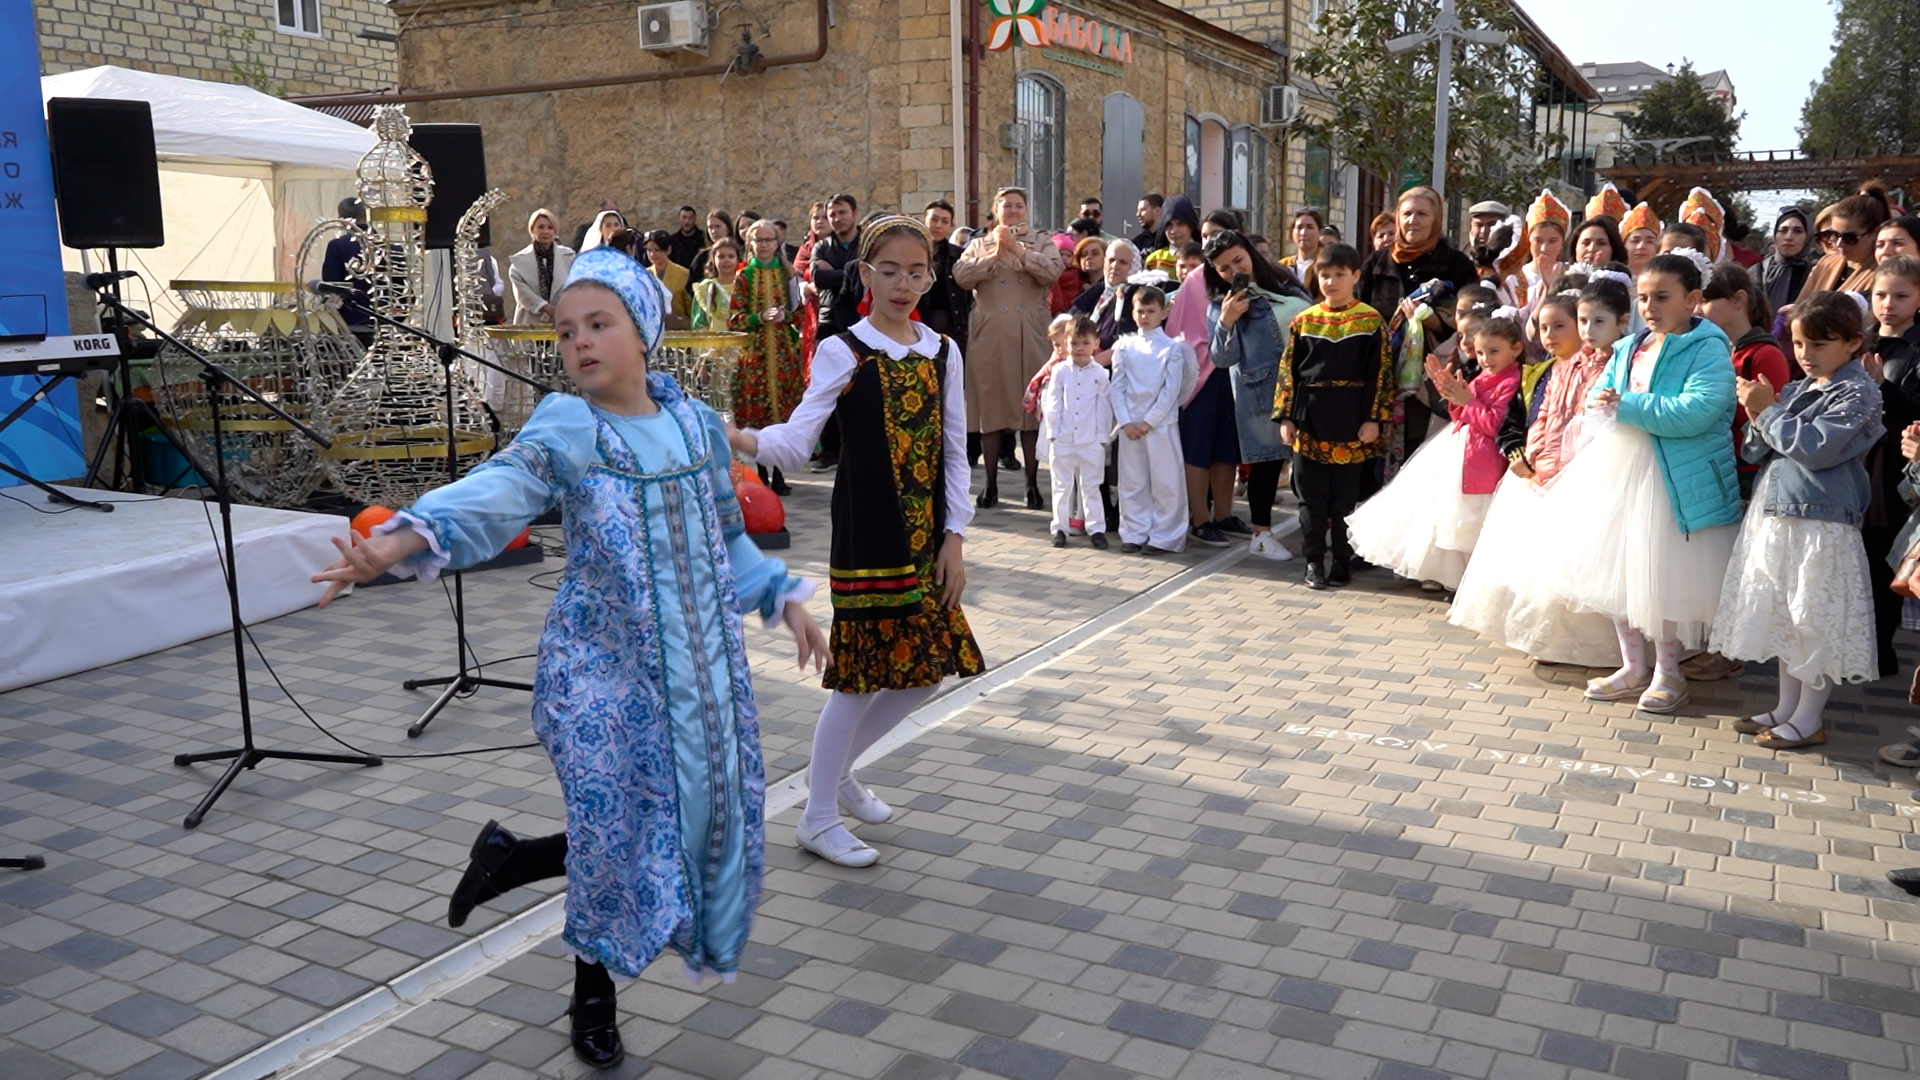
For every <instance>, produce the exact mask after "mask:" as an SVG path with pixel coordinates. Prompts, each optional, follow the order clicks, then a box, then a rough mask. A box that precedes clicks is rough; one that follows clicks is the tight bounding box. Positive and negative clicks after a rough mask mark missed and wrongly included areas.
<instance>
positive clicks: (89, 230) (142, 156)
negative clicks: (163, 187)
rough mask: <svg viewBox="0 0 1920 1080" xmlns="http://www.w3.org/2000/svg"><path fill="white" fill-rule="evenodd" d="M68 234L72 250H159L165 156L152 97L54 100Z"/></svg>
mask: <svg viewBox="0 0 1920 1080" xmlns="http://www.w3.org/2000/svg"><path fill="white" fill-rule="evenodd" d="M47 138H48V141H49V142H50V143H51V144H52V149H53V190H54V198H55V201H56V202H57V203H58V205H59V209H60V239H61V241H62V242H63V243H65V244H66V245H67V246H68V247H70V248H157V247H160V246H161V245H163V244H165V243H166V242H167V237H166V228H165V226H164V225H162V223H161V220H160V158H159V156H158V155H157V154H156V153H155V151H154V148H153V109H152V107H150V106H149V105H148V104H147V103H146V102H144V101H107V100H97V99H94V98H48V99H47Z"/></svg>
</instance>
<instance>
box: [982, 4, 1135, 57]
mask: <svg viewBox="0 0 1920 1080" xmlns="http://www.w3.org/2000/svg"><path fill="white" fill-rule="evenodd" d="M987 10H989V11H991V12H993V16H994V21H993V27H992V29H991V30H990V31H989V32H988V34H987V49H988V50H989V51H992V52H998V51H1000V50H1001V49H1006V48H1009V47H1011V46H1012V45H1013V41H1014V38H1016V37H1018V38H1019V39H1020V41H1021V42H1022V43H1024V44H1027V45H1031V46H1034V47H1035V48H1046V49H1048V50H1049V52H1050V53H1056V54H1064V55H1058V58H1059V59H1061V60H1067V62H1069V63H1075V62H1081V58H1080V57H1079V56H1073V55H1072V54H1073V53H1084V54H1086V55H1087V56H1091V57H1095V58H1097V59H1101V60H1117V61H1119V62H1120V63H1122V64H1131V63H1133V34H1132V33H1131V32H1129V31H1127V30H1122V29H1120V28H1119V27H1117V26H1107V25H1105V24H1103V23H1101V22H1100V20H1098V19H1088V18H1084V17H1082V16H1079V15H1074V14H1070V13H1068V12H1066V11H1062V10H1061V9H1060V8H1058V7H1054V6H1050V5H1049V4H1048V3H1047V0H987ZM1070 56H1071V59H1069V57H1070ZM1083 66H1087V67H1093V68H1094V69H1095V70H1097V71H1111V72H1112V73H1113V74H1116V75H1117V74H1119V72H1118V71H1116V70H1113V69H1112V68H1111V67H1110V65H1106V64H1098V65H1095V64H1084V63H1083Z"/></svg>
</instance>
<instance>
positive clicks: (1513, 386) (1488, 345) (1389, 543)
mask: <svg viewBox="0 0 1920 1080" xmlns="http://www.w3.org/2000/svg"><path fill="white" fill-rule="evenodd" d="M1474 345H1475V347H1476V348H1477V350H1478V351H1479V354H1480V374H1478V375H1476V376H1474V377H1473V379H1472V381H1468V380H1466V379H1462V378H1461V377H1460V376H1458V375H1456V374H1454V373H1453V372H1452V371H1451V370H1449V369H1448V368H1447V367H1446V365H1445V364H1442V363H1438V362H1434V361H1431V360H1429V362H1428V364H1427V375H1428V377H1429V378H1431V379H1432V380H1433V385H1434V387H1435V388H1436V389H1438V390H1439V391H1440V394H1441V396H1442V397H1444V398H1446V399H1447V403H1448V405H1449V406H1450V409H1451V412H1452V415H1453V424H1452V426H1451V427H1449V428H1448V429H1447V431H1446V433H1445V434H1443V435H1440V436H1438V437H1437V438H1433V439H1429V440H1428V441H1427V443H1426V445H1425V446H1422V447H1421V448H1420V451H1419V452H1418V453H1416V454H1415V455H1414V456H1413V457H1412V458H1411V459H1409V460H1408V461H1407V463H1406V465H1404V466H1403V467H1402V468H1401V469H1400V472H1399V473H1398V474H1396V475H1395V476H1394V478H1393V482H1392V483H1390V484H1388V485H1387V486H1386V487H1385V488H1383V489H1382V490H1381V492H1380V494H1378V495H1375V496H1374V497H1373V498H1371V499H1368V500H1367V501H1366V502H1365V503H1363V504H1361V505H1360V507H1359V508H1358V509H1356V510H1354V512H1353V515H1352V516H1351V517H1349V518H1348V519H1347V532H1348V533H1349V534H1350V535H1351V536H1352V537H1353V550H1354V551H1355V552H1356V553H1357V554H1358V555H1359V556H1360V557H1361V558H1363V559H1366V560H1367V561H1368V562H1370V563H1372V564H1374V565H1375V566H1380V567H1384V568H1386V569H1388V570H1392V571H1393V572H1394V573H1396V574H1399V575H1401V576H1402V577H1406V578H1410V579H1412V580H1414V581H1418V582H1420V586H1421V588H1423V589H1426V590H1427V591H1429V592H1446V591H1450V590H1452V589H1454V588H1455V587H1457V586H1458V585H1459V584H1460V577H1461V575H1462V574H1464V573H1465V572H1466V569H1467V556H1468V555H1470V554H1472V553H1473V546H1474V543H1475V542H1476V541H1477V540H1479V538H1480V526H1481V524H1482V523H1483V522H1484V521H1485V520H1486V517H1487V506H1488V505H1489V504H1491V503H1492V502H1493V492H1494V489H1495V488H1497V487H1499V486H1500V477H1501V476H1502V475H1504V474H1505V473H1506V471H1507V460H1506V458H1505V457H1503V456H1502V455H1501V453H1500V446H1499V443H1498V441H1497V440H1498V436H1499V434H1500V424H1501V422H1502V421H1503V420H1504V419H1505V418H1506V415H1507V403H1508V402H1509V401H1511V400H1512V399H1513V395H1514V394H1515V393H1516V392H1517V391H1518V390H1519V389H1520V357H1521V356H1522V355H1524V353H1525V349H1526V338H1525V336H1524V335H1523V334H1522V333H1521V330H1520V325H1519V324H1518V323H1517V322H1515V321H1514V320H1512V319H1510V318H1505V317H1499V316H1496V317H1494V318H1491V319H1488V320H1486V321H1485V322H1484V323H1482V324H1481V325H1480V327H1479V328H1478V330H1477V331H1476V333H1475V337H1474Z"/></svg>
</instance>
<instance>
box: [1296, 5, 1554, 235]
mask: <svg viewBox="0 0 1920 1080" xmlns="http://www.w3.org/2000/svg"><path fill="white" fill-rule="evenodd" d="M1439 8H1440V5H1439V4H1437V3H1434V2H1433V0H1351V2H1350V3H1346V4H1335V5H1330V6H1329V10H1328V11H1327V13H1326V14H1325V15H1324V16H1322V18H1321V20H1320V25H1319V29H1320V36H1319V40H1318V42H1317V43H1316V44H1314V45H1313V46H1312V47H1311V48H1309V49H1307V50H1305V51H1303V52H1301V53H1300V54H1299V55H1298V56H1296V57H1295V59H1294V67H1295V69H1296V70H1298V71H1300V72H1301V73H1302V74H1305V75H1306V76H1308V77H1309V78H1311V79H1312V80H1313V81H1314V82H1315V83H1316V84H1318V85H1319V87H1320V88H1321V89H1322V90H1324V91H1326V93H1327V95H1328V96H1329V97H1331V98H1332V113H1331V115H1330V116H1328V117H1326V118H1325V119H1310V120H1307V121H1304V122H1302V123H1301V124H1300V125H1299V127H1300V128H1301V130H1302V132H1303V133H1304V134H1306V135H1307V136H1308V137H1309V138H1320V139H1325V140H1327V141H1328V142H1330V143H1331V144H1332V145H1333V147H1334V149H1335V152H1336V153H1338V154H1339V156H1340V157H1342V158H1344V159H1345V160H1347V161H1349V162H1352V163H1354V164H1356V165H1359V166H1360V167H1361V168H1364V169H1366V170H1367V171H1369V172H1371V173H1373V174H1374V175H1376V176H1380V177H1384V178H1386V179H1387V183H1388V186H1389V187H1391V188H1394V189H1396V190H1398V189H1400V188H1404V187H1407V186H1409V183H1410V178H1412V177H1421V178H1424V177H1425V176H1426V175H1427V173H1428V171H1429V170H1430V168H1431V166H1432V161H1433V125H1434V111H1435V110H1434V96H1433V91H1434V75H1435V72H1434V65H1435V63H1436V56H1435V52H1436V50H1435V47H1434V46H1431V45H1430V46H1427V47H1425V48H1422V49H1415V50H1413V51H1411V52H1408V53H1402V54H1400V55H1398V56H1395V55H1392V54H1390V53H1388V52H1387V50H1386V46H1385V43H1386V42H1387V41H1388V40H1390V39H1392V38H1396V37H1399V36H1401V35H1403V34H1410V33H1419V32H1423V31H1425V30H1427V29H1429V28H1431V27H1432V25H1433V21H1434V19H1435V17H1436V16H1437V15H1438V13H1439ZM1456 11H1457V15H1458V18H1459V19H1460V22H1461V23H1462V25H1465V26H1469V27H1476V28H1480V29H1487V30H1499V31H1503V32H1505V33H1506V34H1508V35H1509V41H1510V42H1511V41H1515V40H1517V30H1518V27H1517V25H1516V23H1515V20H1514V17H1513V9H1512V7H1511V5H1510V4H1509V3H1508V2H1507V0H1457V3H1456ZM1454 50H1455V51H1454V60H1453V92H1452V95H1451V98H1450V99H1449V104H1448V110H1449V113H1448V125H1447V126H1448V138H1447V143H1448V163H1447V182H1446V188H1447V191H1448V192H1449V194H1452V193H1456V192H1457V193H1462V194H1470V195H1471V196H1472V197H1473V198H1476V199H1504V200H1506V201H1508V202H1510V203H1516V204H1521V203H1525V202H1526V201H1528V200H1529V199H1531V198H1532V197H1533V195H1534V194H1535V193H1536V192H1538V191H1539V190H1540V188H1541V186H1542V185H1543V184H1545V183H1546V182H1547V181H1548V179H1550V178H1551V177H1552V176H1554V175H1555V174H1557V173H1558V172H1559V167H1558V162H1557V156H1558V154H1559V152H1560V150H1561V146H1562V142H1563V140H1561V139H1560V138H1559V137H1557V136H1544V135H1539V134H1536V133H1535V132H1534V124H1533V117H1532V115H1531V111H1532V107H1531V105H1530V104H1529V103H1530V102H1531V101H1532V100H1533V91H1534V88H1535V86H1536V85H1537V83H1538V81H1539V79H1540V69H1539V63H1538V61H1537V60H1536V59H1535V58H1534V57H1533V55H1532V54H1530V53H1528V52H1527V51H1526V50H1524V49H1522V48H1520V47H1518V46H1517V45H1514V44H1507V45H1499V46H1481V45H1466V44H1456V45H1455V46H1454Z"/></svg>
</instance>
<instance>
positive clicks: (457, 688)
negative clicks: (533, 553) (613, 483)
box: [367, 309, 559, 739]
mask: <svg viewBox="0 0 1920 1080" xmlns="http://www.w3.org/2000/svg"><path fill="white" fill-rule="evenodd" d="M367 314H368V315H371V316H372V317H373V318H374V320H375V321H376V322H379V323H383V324H385V325H387V326H391V327H393V328H394V329H396V330H403V331H405V332H407V333H409V334H411V335H413V336H414V337H417V338H419V339H420V340H422V341H425V342H427V343H428V344H430V345H432V346H434V347H435V349H437V350H438V352H439V354H440V367H441V369H442V371H443V372H444V373H445V379H446V384H445V385H446V411H447V483H449V484H451V483H453V482H454V481H455V480H458V479H460V455H459V450H458V447H457V446H456V443H457V442H458V440H457V439H455V438H454V434H453V413H454V408H453V365H454V363H455V362H456V360H457V359H458V358H460V357H465V358H467V359H468V360H472V361H474V362H475V363H478V364H480V365H482V366H483V367H487V368H491V369H492V370H494V371H497V372H500V373H501V374H502V375H505V376H507V377H508V378H511V379H517V380H519V381H520V382H523V383H525V384H526V385H528V386H530V387H532V388H534V389H535V390H538V391H540V392H541V393H545V394H553V393H558V392H559V391H558V390H556V389H555V388H554V387H552V386H548V385H547V384H546V383H543V382H541V381H540V380H539V379H535V378H533V377H531V376H528V375H523V374H521V373H520V372H518V371H514V370H513V369H512V368H509V367H506V366H505V365H502V364H498V363H495V362H494V361H492V360H489V359H487V358H486V357H484V356H477V355H475V354H473V353H471V352H468V351H467V350H465V349H463V348H461V347H460V346H458V345H455V344H454V343H453V342H451V341H445V340H442V339H441V338H438V337H435V336H434V335H432V334H429V333H427V332H426V331H425V330H422V329H420V328H419V327H416V326H409V325H408V324H406V323H404V322H401V321H400V320H399V319H396V318H393V317H392V316H390V315H385V314H382V313H380V312H378V311H374V310H372V309H368V311H367ZM449 573H450V575H451V576H452V577H453V633H454V644H453V648H454V664H455V667H456V670H455V672H454V674H452V675H437V676H434V677H432V678H427V679H408V680H406V681H405V682H403V683H401V684H400V686H401V687H402V688H403V689H406V690H418V689H420V688H421V687H423V686H444V687H446V689H445V690H442V691H441V692H440V696H439V697H437V698H435V699H433V704H431V705H429V706H427V711H426V712H424V713H421V714H420V719H418V720H415V721H414V722H413V723H412V725H410V726H409V727H408V728H407V738H409V739H417V738H419V737H420V733H421V732H423V731H425V730H427V725H428V724H431V723H433V719H434V717H436V716H438V715H440V710H442V709H444V708H446V707H447V705H448V704H449V703H451V702H452V701H453V699H454V698H456V697H463V696H465V695H467V694H471V693H473V692H474V691H475V690H478V689H480V688H481V687H483V686H491V687H493V688H495V689H497V690H529V691H530V690H532V689H533V684H532V683H529V682H521V681H519V680H517V679H495V678H490V677H488V676H486V675H483V674H481V671H482V669H481V667H480V665H479V663H478V662H477V661H476V662H475V664H474V665H473V667H472V668H471V669H469V668H468V666H467V657H468V656H469V655H471V653H472V651H473V650H472V649H470V648H469V647H468V646H467V598H466V591H465V589H464V588H463V587H462V580H463V578H462V574H461V572H460V571H458V570H453V571H449Z"/></svg>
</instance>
